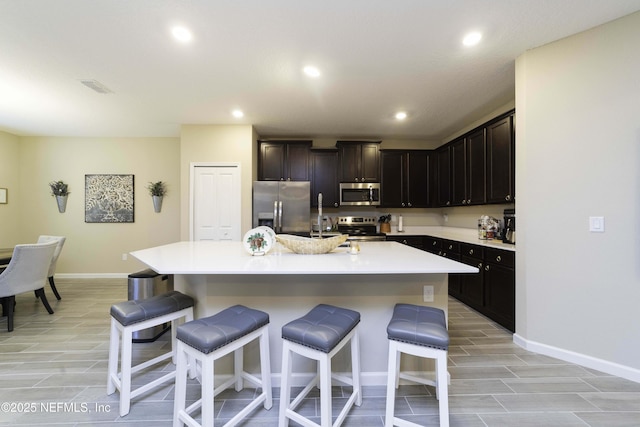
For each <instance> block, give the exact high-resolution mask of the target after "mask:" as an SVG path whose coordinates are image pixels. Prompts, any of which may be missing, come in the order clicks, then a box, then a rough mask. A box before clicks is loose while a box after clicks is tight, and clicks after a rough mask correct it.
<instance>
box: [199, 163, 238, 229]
mask: <svg viewBox="0 0 640 427" xmlns="http://www.w3.org/2000/svg"><path fill="white" fill-rule="evenodd" d="M193 187H194V188H193V240H237V241H239V240H240V237H241V236H240V168H239V167H237V166H197V165H196V166H194V168H193Z"/></svg>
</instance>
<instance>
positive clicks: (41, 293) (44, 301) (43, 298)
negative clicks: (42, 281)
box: [36, 288, 53, 314]
mask: <svg viewBox="0 0 640 427" xmlns="http://www.w3.org/2000/svg"><path fill="white" fill-rule="evenodd" d="M36 295H38V297H39V298H40V301H42V305H44V308H46V309H47V311H48V312H49V314H53V309H52V308H51V306H50V305H49V301H47V296H46V295H45V294H44V288H40V289H38V290H36Z"/></svg>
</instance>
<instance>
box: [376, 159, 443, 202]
mask: <svg viewBox="0 0 640 427" xmlns="http://www.w3.org/2000/svg"><path fill="white" fill-rule="evenodd" d="M431 153H432V152H431V151H430V150H380V171H381V183H382V190H381V193H382V200H381V205H382V206H384V207H396V208H426V207H429V202H430V186H429V178H430V164H429V159H430V155H431Z"/></svg>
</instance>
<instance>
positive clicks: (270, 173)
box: [258, 142, 286, 181]
mask: <svg viewBox="0 0 640 427" xmlns="http://www.w3.org/2000/svg"><path fill="white" fill-rule="evenodd" d="M285 156H286V146H285V145H284V144H279V143H265V142H263V143H261V144H260V160H259V165H260V167H259V173H258V179H259V180H260V181H284V180H285V175H286V173H285V166H284V163H285Z"/></svg>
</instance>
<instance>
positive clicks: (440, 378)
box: [436, 350, 449, 427]
mask: <svg viewBox="0 0 640 427" xmlns="http://www.w3.org/2000/svg"><path fill="white" fill-rule="evenodd" d="M436 382H437V384H436V394H437V395H438V399H439V400H438V403H439V405H438V406H439V410H440V427H449V385H448V382H447V352H446V351H444V350H442V351H440V354H439V355H438V358H437V359H436Z"/></svg>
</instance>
